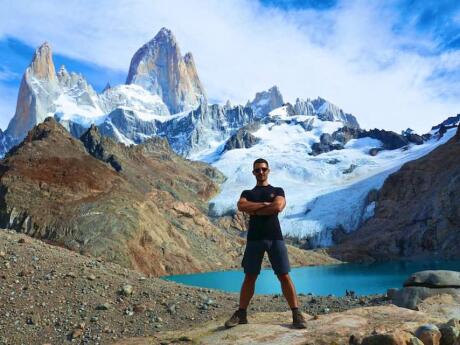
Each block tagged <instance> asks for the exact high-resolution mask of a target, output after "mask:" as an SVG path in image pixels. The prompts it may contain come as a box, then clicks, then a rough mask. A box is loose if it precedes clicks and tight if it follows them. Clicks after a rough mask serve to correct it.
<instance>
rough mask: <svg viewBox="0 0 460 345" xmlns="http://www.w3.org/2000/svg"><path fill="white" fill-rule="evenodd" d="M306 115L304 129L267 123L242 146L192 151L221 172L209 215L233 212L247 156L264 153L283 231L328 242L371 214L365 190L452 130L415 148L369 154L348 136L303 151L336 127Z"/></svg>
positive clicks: (367, 142) (247, 178) (372, 144)
mask: <svg viewBox="0 0 460 345" xmlns="http://www.w3.org/2000/svg"><path fill="white" fill-rule="evenodd" d="M270 116H272V117H278V119H286V118H287V115H286V114H284V113H283V109H278V110H277V111H272V112H271V113H270ZM293 118H297V119H298V120H301V119H304V118H305V116H294V117H293V116H289V119H293ZM312 120H313V121H312V125H313V129H312V130H311V131H305V129H304V128H303V127H302V126H300V125H299V124H295V123H292V122H291V123H286V122H280V123H277V122H276V121H275V122H269V123H266V124H263V125H262V126H261V128H260V129H259V130H258V131H256V132H254V133H252V134H253V135H254V136H255V137H257V138H260V139H261V141H260V142H259V143H258V144H256V145H254V146H252V147H250V148H246V149H234V150H231V151H226V152H221V145H222V144H221V143H220V144H219V145H216V147H215V149H214V151H212V150H209V149H208V150H205V151H202V152H201V153H196V154H195V155H193V159H196V160H202V161H205V162H207V163H210V164H211V165H213V166H214V167H216V168H217V169H219V170H220V171H222V172H223V173H224V175H225V176H226V177H227V180H226V181H225V182H224V183H223V184H222V185H221V191H220V193H219V195H217V196H215V197H214V198H213V199H212V200H210V204H209V209H210V214H211V215H212V216H224V215H230V214H233V213H235V212H236V203H237V201H238V199H239V196H240V194H241V192H242V191H243V190H244V189H252V188H253V187H254V185H255V178H254V176H253V175H252V172H251V170H252V163H253V161H254V160H255V159H257V158H265V159H267V160H268V162H269V165H270V171H271V172H270V175H269V182H270V184H271V185H273V186H277V187H282V188H283V189H284V191H285V194H286V202H287V203H286V207H285V209H284V210H283V212H282V213H281V214H280V215H279V219H280V223H281V227H282V230H283V233H284V234H285V235H288V236H291V237H297V238H308V239H310V240H311V244H312V245H313V246H318V247H323V246H330V245H332V244H333V240H332V232H333V230H334V229H338V228H340V229H343V230H344V231H345V232H351V231H354V230H356V229H357V228H358V227H359V226H360V225H361V224H362V223H363V222H364V221H365V220H366V219H368V218H369V217H371V216H372V214H373V207H374V206H375V203H372V202H371V203H368V204H367V203H366V201H367V196H368V194H369V192H370V191H372V190H378V189H380V188H381V186H382V185H383V182H384V181H385V179H386V178H387V177H388V176H389V175H390V174H391V173H393V172H395V171H397V170H398V169H399V168H400V167H401V166H402V165H403V164H404V163H406V162H408V161H410V160H414V159H417V158H419V157H422V156H424V155H426V154H428V153H429V152H430V151H431V150H433V149H434V148H436V147H437V146H439V145H441V144H443V143H445V142H446V141H447V140H449V139H450V138H451V137H452V136H453V135H454V134H455V129H449V130H447V132H446V133H445V134H444V135H443V136H442V137H441V138H440V139H439V138H438V135H437V132H436V131H434V130H433V131H432V133H431V134H432V138H431V139H430V140H428V141H426V142H425V143H424V144H422V145H414V144H410V145H409V146H408V147H404V148H401V149H396V150H383V151H380V152H379V154H378V155H376V156H371V155H369V150H370V149H371V148H377V147H381V146H382V143H381V142H380V141H379V140H376V139H372V138H367V137H365V138H361V139H352V140H350V141H349V142H348V143H347V144H346V145H345V148H344V149H343V150H334V151H331V152H327V153H323V154H320V155H318V156H310V155H309V153H310V152H311V145H312V143H314V142H318V141H319V137H320V135H321V134H322V133H330V134H331V133H332V132H334V131H335V130H337V129H338V128H340V127H342V125H343V124H342V123H341V122H337V121H336V122H332V121H322V120H319V119H318V118H313V119H312ZM217 144H218V143H217ZM352 166H353V167H354V168H353V169H350V167H352ZM349 170H352V171H351V172H349V173H347V171H349Z"/></svg>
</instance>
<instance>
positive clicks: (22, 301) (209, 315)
mask: <svg viewBox="0 0 460 345" xmlns="http://www.w3.org/2000/svg"><path fill="white" fill-rule="evenodd" d="M299 302H300V305H301V310H302V311H304V312H306V313H308V314H312V315H315V314H324V313H331V312H336V311H343V310H347V309H350V308H354V307H362V306H374V305H382V304H388V303H389V302H388V300H387V299H386V298H385V297H384V296H382V295H372V296H353V297H351V296H348V297H334V296H313V295H305V294H299ZM0 305H1V309H0V344H1V345H6V344H8V345H13V344H14V345H15V344H24V345H26V344H27V345H29V344H41V345H43V344H47V343H49V344H66V343H69V344H70V343H72V344H110V343H112V342H113V341H114V340H115V339H119V338H124V337H136V336H149V335H154V334H155V333H156V332H158V331H165V330H178V329H185V328H189V327H195V326H196V325H198V324H200V323H204V322H207V321H210V320H217V319H222V320H224V319H225V318H226V317H228V316H230V315H231V313H232V312H233V311H234V310H235V309H236V308H237V307H238V294H235V293H223V292H220V291H217V290H211V289H204V288H194V287H188V286H185V285H181V284H177V283H173V282H169V281H164V280H162V279H158V278H153V277H146V276H144V275H142V273H139V272H136V271H132V270H128V269H125V268H123V267H121V266H119V265H116V264H113V263H110V262H104V261H103V260H101V259H100V258H93V257H87V256H83V255H80V254H78V253H75V252H72V251H70V250H67V249H65V248H61V247H56V246H51V245H48V244H46V243H44V242H41V241H38V240H35V239H32V238H29V237H27V236H26V235H23V234H18V233H16V232H12V231H8V230H0ZM286 310H288V306H287V303H286V301H285V299H284V298H283V296H281V295H257V296H255V297H254V298H253V300H252V301H251V305H250V308H249V310H248V314H249V316H250V313H251V312H253V311H254V312H255V311H257V312H260V311H262V312H263V311H271V312H274V311H286Z"/></svg>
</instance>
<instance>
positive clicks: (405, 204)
mask: <svg viewBox="0 0 460 345" xmlns="http://www.w3.org/2000/svg"><path fill="white" fill-rule="evenodd" d="M459 229H460V129H457V132H456V135H455V136H454V137H453V138H451V139H450V140H449V141H448V142H447V143H445V144H444V145H442V146H440V147H438V148H437V149H435V150H433V151H432V152H431V153H429V154H428V155H426V156H424V157H422V158H420V159H417V160H414V161H411V162H409V163H406V164H405V165H403V166H402V168H401V169H400V170H399V171H397V172H396V173H394V174H392V175H390V176H389V177H388V178H387V180H386V181H385V183H384V185H383V187H382V189H381V190H380V191H379V193H378V198H377V201H376V204H375V215H374V217H372V218H371V219H369V220H368V221H367V222H366V223H365V224H364V225H363V226H362V227H361V228H360V229H358V230H357V231H356V232H355V233H353V234H351V235H350V236H349V237H348V238H347V239H346V240H345V241H344V243H342V244H341V245H339V246H338V247H337V248H333V249H331V253H333V254H335V255H338V256H340V257H341V258H343V259H348V260H366V259H378V260H387V259H396V258H403V257H424V256H434V255H440V256H443V257H459V256H460V251H459V250H458V242H459V240H460V232H459V231H458V230H459Z"/></svg>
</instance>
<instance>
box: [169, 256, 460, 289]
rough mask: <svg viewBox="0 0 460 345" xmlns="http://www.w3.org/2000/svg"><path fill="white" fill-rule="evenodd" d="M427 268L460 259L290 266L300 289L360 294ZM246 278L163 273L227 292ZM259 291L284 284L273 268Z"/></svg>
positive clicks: (452, 266) (459, 267) (457, 264)
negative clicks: (280, 282)
mask: <svg viewBox="0 0 460 345" xmlns="http://www.w3.org/2000/svg"><path fill="white" fill-rule="evenodd" d="M424 270H454V271H460V260H455V261H441V260H439V261H436V260H430V261H397V262H385V263H373V264H341V265H328V266H314V267H297V268H292V269H291V273H290V275H291V278H292V280H293V281H294V284H295V287H296V289H297V293H304V294H307V293H312V294H314V295H323V296H326V295H329V294H332V295H335V296H343V295H345V290H346V289H348V290H353V291H355V293H356V294H358V295H368V294H376V293H385V292H386V290H387V289H389V288H399V287H401V286H402V284H403V282H404V280H405V279H406V278H407V277H408V276H409V275H411V274H412V273H414V272H417V271H424ZM243 278H244V273H243V271H242V270H239V271H221V272H208V273H199V274H181V275H174V276H167V277H163V279H166V280H170V281H175V282H177V283H182V284H186V285H192V286H199V287H204V288H211V289H220V290H224V291H227V292H239V291H240V287H241V283H242V281H243ZM255 293H256V294H278V293H281V288H280V284H279V281H278V279H277V278H276V276H275V274H274V273H273V271H272V270H271V269H265V270H262V271H261V273H260V275H259V278H258V279H257V282H256V291H255Z"/></svg>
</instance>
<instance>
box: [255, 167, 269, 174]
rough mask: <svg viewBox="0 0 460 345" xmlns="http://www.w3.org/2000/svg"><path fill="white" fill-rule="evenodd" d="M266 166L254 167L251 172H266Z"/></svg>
mask: <svg viewBox="0 0 460 345" xmlns="http://www.w3.org/2000/svg"><path fill="white" fill-rule="evenodd" d="M267 170H268V168H258V169H254V170H253V171H252V172H253V173H259V172H267Z"/></svg>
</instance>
